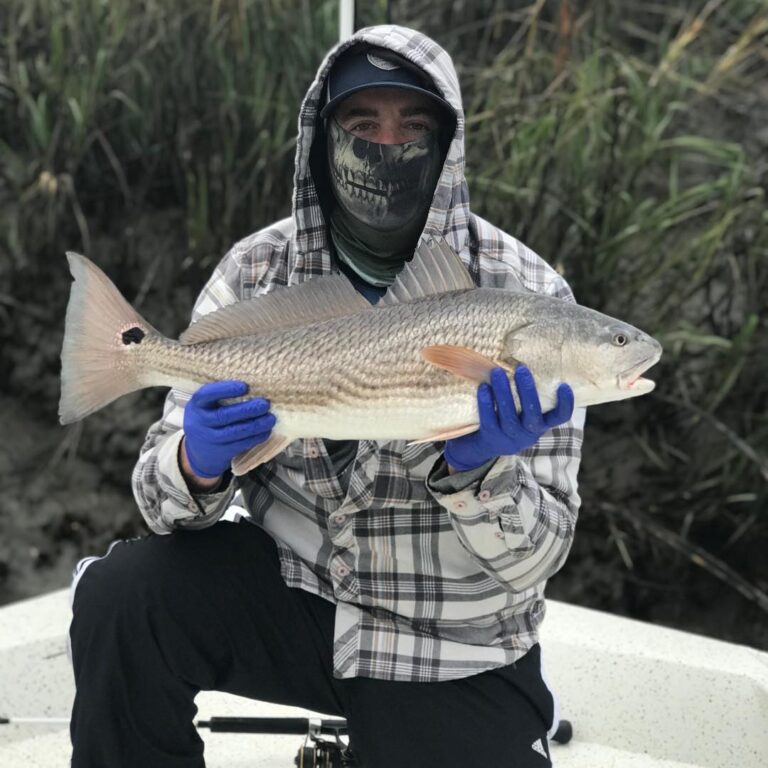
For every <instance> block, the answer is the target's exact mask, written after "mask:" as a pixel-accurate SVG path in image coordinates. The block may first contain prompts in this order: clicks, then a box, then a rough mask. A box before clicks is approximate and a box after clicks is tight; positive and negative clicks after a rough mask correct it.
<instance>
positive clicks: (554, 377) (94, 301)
mask: <svg viewBox="0 0 768 768" xmlns="http://www.w3.org/2000/svg"><path fill="white" fill-rule="evenodd" d="M68 256H69V259H70V266H71V269H72V272H73V275H74V277H75V283H74V285H73V289H72V295H71V297H70V304H69V307H68V310H67V327H66V333H65V340H64V347H63V351H62V398H61V404H60V416H61V421H62V423H68V422H71V421H75V420H77V419H80V418H83V417H84V416H86V415H88V414H89V413H92V412H93V411H95V410H97V409H98V408H100V407H102V406H104V405H106V404H107V403H108V402H111V401H112V400H114V399H115V398H117V397H119V396H120V395H122V394H125V393H127V392H130V391H133V390H136V389H141V388H144V387H148V386H157V385H161V386H174V387H177V388H181V389H186V390H188V391H190V392H191V391H194V389H196V388H197V387H198V386H200V385H201V384H203V383H205V382H208V381H216V380H223V379H239V380H242V381H245V382H246V383H247V384H248V386H249V391H250V393H252V394H254V395H260V396H263V397H266V398H268V399H269V400H270V402H271V404H272V411H273V413H274V414H275V416H276V417H277V424H276V426H275V429H274V431H273V436H272V438H271V439H270V441H268V443H265V444H263V445H262V446H258V447H257V448H256V449H254V450H253V451H251V452H249V454H244V455H243V456H241V457H238V459H237V460H236V461H235V462H234V463H233V468H234V470H235V472H236V473H238V474H242V473H243V472H245V471H248V469H250V468H252V467H253V466H256V465H257V464H259V463H262V462H263V461H266V460H268V459H269V458H271V457H272V456H274V455H275V454H276V453H278V452H279V451H280V450H283V449H284V447H285V446H287V445H288V443H290V442H291V441H292V440H295V439H297V438H302V437H325V438H330V439H372V440H395V439H399V440H412V441H434V440H440V439H446V438H447V437H449V436H455V435H459V434H465V433H467V432H471V431H474V430H475V429H476V428H477V408H476V395H475V393H476V388H477V385H478V383H479V382H481V381H484V380H487V378H488V376H489V374H490V371H491V370H492V369H493V368H494V367H496V366H501V367H504V368H506V369H508V370H510V371H511V370H513V369H514V368H515V366H517V365H519V364H521V363H522V364H525V365H527V366H528V367H529V368H530V369H531V371H532V372H533V374H534V378H535V379H536V383H537V387H538V389H539V393H540V397H541V400H542V405H543V406H544V407H545V408H548V407H551V406H552V405H553V404H554V399H555V392H556V388H557V385H558V384H559V383H560V382H563V381H565V382H567V383H568V384H570V385H571V386H572V388H573V389H574V394H575V396H576V404H577V405H591V404H595V403H600V402H607V401H609V400H619V399H623V398H627V397H635V396H637V395H640V394H644V393H645V392H648V391H650V390H651V389H652V388H653V382H650V381H648V380H647V379H642V378H640V375H641V374H642V373H643V371H645V370H646V369H647V368H649V367H650V366H651V365H653V364H654V363H655V362H656V361H657V360H658V359H659V357H660V354H661V347H660V345H659V344H658V342H656V341H655V340H654V339H652V338H651V337H650V336H647V335H646V334H644V333H643V332H642V331H639V330H638V329H636V328H633V327H632V326H630V325H628V324H626V323H623V322H621V321H619V320H615V319H614V318H610V317H608V316H606V315H603V314H600V313H599V312H595V311H593V310H591V309H588V308H586V307H581V306H578V305H575V304H573V303H570V302H566V301H563V300H560V299H556V298H553V297H549V296H546V295H542V294H537V293H531V292H527V291H520V292H513V291H505V290H500V289H494V288H475V287H474V286H473V284H472V281H471V278H470V277H469V274H468V273H467V272H466V270H465V268H464V266H463V264H462V263H461V261H460V259H459V258H458V256H457V255H456V254H455V253H454V252H452V251H451V250H450V249H449V248H448V246H447V245H446V244H445V243H437V244H436V243H431V244H425V245H422V246H420V248H419V249H418V250H417V254H416V256H415V258H414V259H413V261H412V262H410V263H408V264H407V265H406V267H405V268H404V269H403V272H402V273H401V274H400V276H399V277H398V280H397V281H396V283H395V284H394V285H393V286H392V288H390V290H389V291H388V292H387V294H386V295H385V297H384V298H383V299H382V301H381V302H380V305H377V306H375V307H372V306H370V305H368V303H367V302H366V301H365V299H363V298H362V297H361V296H359V294H357V293H356V291H355V290H354V288H353V287H352V286H351V284H350V283H349V282H348V281H347V280H346V278H344V277H343V276H340V275H336V276H329V277H322V278H315V279H313V280H310V281H308V282H306V283H303V284H301V285H300V286H297V287H292V288H283V289H278V290H277V291H274V292H273V293H271V294H268V295H266V296H263V297H258V298H256V299H253V300H251V301H247V302H241V303H239V304H236V305H232V306H230V307H226V308H224V309H223V310H219V311H217V312H214V313H212V314H211V315H206V316H205V317H203V318H202V319H201V320H200V321H198V322H197V323H194V324H193V325H192V326H191V327H190V328H189V329H188V330H187V331H186V332H185V333H184V334H182V336H181V338H180V339H179V340H178V341H174V340H171V339H168V338H166V337H164V336H162V335H161V334H159V333H158V332H157V331H156V330H155V329H154V328H152V327H151V326H150V325H149V324H148V323H146V321H144V320H143V318H141V317H140V316H139V315H138V314H137V313H136V312H135V311H134V310H133V309H132V308H131V307H130V305H129V304H128V303H127V302H126V301H125V300H124V299H123V298H122V297H121V296H120V295H119V293H118V291H117V289H116V288H115V287H114V286H113V285H112V283H111V282H110V281H109V279H108V278H107V277H106V276H105V275H104V274H103V273H102V272H101V271H100V270H99V269H98V268H97V267H96V266H95V265H93V264H92V263H91V262H89V261H88V260H87V259H85V258H84V257H82V256H78V255H76V254H68Z"/></svg>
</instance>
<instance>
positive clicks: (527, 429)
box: [443, 365, 573, 472]
mask: <svg viewBox="0 0 768 768" xmlns="http://www.w3.org/2000/svg"><path fill="white" fill-rule="evenodd" d="M515 386H516V387H517V394H518V397H519V399H520V406H521V409H522V410H521V412H520V414H518V413H517V412H516V411H515V401H514V400H513V399H512V390H511V389H510V386H509V379H508V378H507V374H506V372H505V371H504V369H503V368H494V369H493V371H491V384H490V386H489V385H488V384H481V385H480V386H479V387H478V388H477V408H478V411H479V413H480V428H479V429H478V430H477V431H476V432H471V433H470V434H468V435H462V436H461V437H456V438H453V439H451V440H446V441H445V449H444V454H443V455H444V456H445V460H446V462H447V463H448V466H449V467H453V468H454V469H458V470H459V471H461V472H466V471H467V470H469V469H475V468H477V467H479V466H482V465H483V464H485V462H486V461H489V460H490V459H495V458H497V457H498V456H511V455H513V454H515V453H519V452H520V451H524V450H525V449H526V448H530V447H531V446H533V445H535V444H536V442H537V441H538V439H539V438H540V437H541V436H542V435H543V434H544V433H545V432H546V431H547V430H548V429H552V427H556V426H557V425H558V424H563V423H565V422H566V421H568V420H569V419H570V418H571V416H572V415H573V390H572V389H571V388H570V387H569V386H568V385H567V384H561V385H560V386H559V387H558V388H557V405H556V406H555V407H554V408H553V409H552V410H551V411H548V412H547V413H542V412H541V403H540V402H539V394H538V392H537V391H536V383H535V382H534V380H533V375H532V374H531V372H530V371H529V370H528V368H526V367H525V366H523V365H520V366H518V367H517V368H516V369H515Z"/></svg>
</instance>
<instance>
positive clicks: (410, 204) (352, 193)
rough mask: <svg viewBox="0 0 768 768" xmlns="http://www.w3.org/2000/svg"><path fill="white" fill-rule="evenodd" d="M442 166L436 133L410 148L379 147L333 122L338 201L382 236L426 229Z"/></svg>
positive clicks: (331, 154)
mask: <svg viewBox="0 0 768 768" xmlns="http://www.w3.org/2000/svg"><path fill="white" fill-rule="evenodd" d="M442 164H443V160H442V153H441V150H440V146H439V141H438V136H437V132H436V131H433V132H431V133H429V134H427V135H425V136H423V137H421V138H418V139H416V140H414V141H409V142H406V143H405V144H376V143H374V142H371V141H366V140H365V139H361V138H359V137H357V136H355V135H354V134H352V133H349V132H348V131H345V130H344V129H343V128H342V127H341V126H340V125H339V124H338V123H337V122H336V121H335V120H333V119H331V120H329V121H328V167H329V170H330V174H329V175H330V179H331V187H332V189H333V193H334V196H335V198H336V200H337V202H338V203H339V205H340V206H341V207H342V208H343V209H344V210H345V212H346V213H347V214H349V215H350V216H352V217H353V218H354V219H357V221H358V222H360V223H361V224H364V225H366V226H368V227H371V228H372V229H374V230H378V231H379V232H393V231H400V232H402V230H403V229H406V230H411V229H412V228H413V227H414V226H421V225H423V222H424V218H425V217H426V214H427V211H428V210H429V205H430V203H431V201H432V195H433V193H434V190H435V185H436V184H437V180H438V178H439V176H440V171H441V169H442ZM415 236H418V233H415Z"/></svg>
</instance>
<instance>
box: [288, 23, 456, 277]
mask: <svg viewBox="0 0 768 768" xmlns="http://www.w3.org/2000/svg"><path fill="white" fill-rule="evenodd" d="M360 43H368V44H370V45H374V46H377V47H381V48H389V49H390V50H392V51H395V52H396V53H398V54H400V55H401V56H403V57H405V58H406V59H408V60H409V61H411V62H412V63H413V64H415V65H416V66H418V67H419V68H420V69H422V70H423V71H424V72H426V73H427V74H428V75H429V76H430V77H431V78H432V80H433V82H434V83H435V85H436V87H437V89H438V90H439V91H440V93H441V94H442V96H443V98H444V99H445V100H446V101H447V102H448V103H449V104H450V105H451V106H452V107H453V109H454V110H455V111H456V131H455V133H454V136H453V139H452V140H451V143H450V146H449V147H448V152H447V154H446V158H445V162H444V163H443V170H442V173H441V175H440V179H439V180H438V182H437V186H436V188H435V194H434V197H433V199H432V205H431V207H430V210H429V215H428V216H427V221H426V224H425V226H424V233H423V235H422V237H428V236H431V237H443V238H445V239H446V240H447V241H448V243H450V245H451V246H452V247H453V249H454V250H455V251H457V252H459V253H461V252H462V251H465V250H466V242H467V238H468V228H467V227H468V221H469V192H468V189H467V184H466V180H465V178H464V110H463V109H462V104H461V92H460V89H459V80H458V77H457V75H456V70H455V69H454V66H453V62H452V61H451V57H450V56H449V55H448V53H446V51H445V50H443V49H442V48H441V47H440V46H439V45H438V44H437V43H435V42H434V41H433V40H432V39H430V38H429V37H427V36H426V35H423V34H421V33H420V32H416V31H415V30H413V29H407V28H406V27H398V26H395V25H391V24H386V25H380V26H376V27H366V28H365V29H361V30H359V31H358V32H356V33H355V34H354V35H353V36H352V37H349V38H347V39H346V40H344V41H343V42H341V43H339V44H338V45H337V46H335V47H334V48H333V49H331V51H330V52H329V53H328V55H327V56H326V57H325V59H324V60H323V63H322V64H321V65H320V68H319V69H318V71H317V75H316V76H315V79H314V81H313V82H312V85H311V86H310V87H309V90H308V91H307V95H306V96H305V97H304V101H303V102H302V105H301V111H300V112H299V135H298V141H297V145H296V163H295V166H296V168H295V175H294V192H293V220H294V224H295V243H294V244H295V248H294V252H293V255H292V258H293V259H294V263H293V264H291V265H290V267H289V272H290V273H292V275H291V276H292V277H293V273H299V272H300V273H303V274H316V275H317V274H326V273H328V272H330V271H331V261H330V251H329V246H328V236H327V232H326V226H325V220H324V218H323V212H322V209H321V206H320V198H319V195H318V189H317V186H316V184H315V179H314V178H313V176H312V172H311V169H310V155H311V149H312V144H313V141H314V140H315V137H316V133H317V121H318V114H319V112H320V109H321V108H322V105H323V98H324V86H325V80H326V77H327V76H328V72H329V71H330V69H331V67H332V66H333V63H334V61H336V59H337V58H338V56H339V55H340V54H341V53H342V52H343V51H345V50H346V49H347V48H349V47H351V46H353V45H359V44H360ZM289 282H294V280H292V279H289Z"/></svg>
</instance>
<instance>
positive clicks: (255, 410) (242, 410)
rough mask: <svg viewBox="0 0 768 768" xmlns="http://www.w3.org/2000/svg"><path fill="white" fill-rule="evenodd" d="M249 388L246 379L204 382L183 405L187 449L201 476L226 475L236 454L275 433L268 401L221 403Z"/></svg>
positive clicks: (185, 446)
mask: <svg viewBox="0 0 768 768" xmlns="http://www.w3.org/2000/svg"><path fill="white" fill-rule="evenodd" d="M247 391H248V385H247V384H246V383H245V382H243V381H214V382H211V383H210V384H203V386H202V387H200V389H198V390H197V391H196V392H195V393H194V394H193V395H192V397H191V399H190V401H189V402H188V403H187V405H186V407H185V408H184V435H185V438H184V448H185V450H186V452H187V458H188V459H189V466H190V467H192V471H193V472H194V473H195V474H196V475H198V476H199V477H208V478H213V477H219V476H220V475H223V474H224V472H226V471H227V470H228V469H229V465H230V463H231V461H232V459H233V458H234V457H235V456H237V455H238V454H239V453H243V452H244V451H247V450H248V449H249V448H253V446H254V445H258V444H259V443H263V442H264V441H265V440H267V438H268V437H269V435H270V433H271V432H272V427H274V426H275V421H276V419H275V417H274V416H273V415H272V414H271V413H269V401H268V400H264V399H263V398H261V397H254V398H252V399H250V400H243V401H242V402H240V403H232V404H230V405H221V403H220V402H219V401H220V400H225V399H227V398H230V397H242V396H243V395H244V394H245V393H246V392H247Z"/></svg>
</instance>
